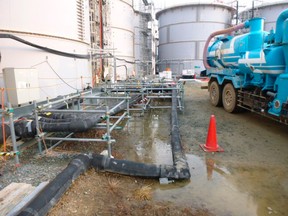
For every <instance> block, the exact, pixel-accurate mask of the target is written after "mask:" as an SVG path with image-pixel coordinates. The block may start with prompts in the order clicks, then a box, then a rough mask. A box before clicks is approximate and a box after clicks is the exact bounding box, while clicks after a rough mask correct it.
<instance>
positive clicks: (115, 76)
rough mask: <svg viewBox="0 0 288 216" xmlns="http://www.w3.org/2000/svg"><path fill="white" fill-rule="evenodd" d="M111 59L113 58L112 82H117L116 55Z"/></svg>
mask: <svg viewBox="0 0 288 216" xmlns="http://www.w3.org/2000/svg"><path fill="white" fill-rule="evenodd" d="M113 60H114V83H117V75H116V67H117V66H116V57H115V56H113Z"/></svg>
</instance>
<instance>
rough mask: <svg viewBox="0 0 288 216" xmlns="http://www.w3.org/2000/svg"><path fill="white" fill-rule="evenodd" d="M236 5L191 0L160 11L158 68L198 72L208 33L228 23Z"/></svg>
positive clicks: (174, 72)
mask: <svg viewBox="0 0 288 216" xmlns="http://www.w3.org/2000/svg"><path fill="white" fill-rule="evenodd" d="M234 13H235V9H234V8H232V7H230V6H227V5H223V4H211V3H209V4H208V3H191V4H183V5H178V6H173V7H170V8H166V9H164V10H161V11H159V12H158V13H157V14H156V18H157V19H158V21H159V46H158V64H157V67H158V71H159V72H161V71H165V70H166V68H170V69H171V70H172V72H173V75H181V74H182V72H183V71H187V70H193V71H195V72H196V73H200V71H201V70H204V66H203V64H202V56H203V48H204V44H205V42H206V39H207V38H208V36H209V35H210V34H211V33H212V32H214V31H217V30H221V29H224V28H227V27H229V26H230V25H231V20H232V16H233V14H234Z"/></svg>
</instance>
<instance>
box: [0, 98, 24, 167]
mask: <svg viewBox="0 0 288 216" xmlns="http://www.w3.org/2000/svg"><path fill="white" fill-rule="evenodd" d="M8 108H9V124H10V132H11V139H12V144H13V151H14V152H15V153H17V152H18V150H17V143H16V136H15V129H14V121H13V109H12V106H11V104H10V103H8ZM3 136H5V134H3ZM15 163H16V167H18V166H19V165H20V163H19V156H18V154H16V155H15Z"/></svg>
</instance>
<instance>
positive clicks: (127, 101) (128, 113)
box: [126, 94, 130, 116]
mask: <svg viewBox="0 0 288 216" xmlns="http://www.w3.org/2000/svg"><path fill="white" fill-rule="evenodd" d="M126 96H127V97H129V95H128V94H127V95H126ZM129 100H130V99H129V98H128V99H126V104H127V115H128V116H130V112H129V111H130V109H129Z"/></svg>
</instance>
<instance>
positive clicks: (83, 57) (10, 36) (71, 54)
mask: <svg viewBox="0 0 288 216" xmlns="http://www.w3.org/2000/svg"><path fill="white" fill-rule="evenodd" d="M0 38H9V39H12V40H15V41H18V42H20V43H23V44H26V45H28V46H31V47H34V48H37V49H40V50H44V51H46V52H49V53H53V54H55V55H61V56H65V57H69V58H79V59H90V57H91V56H90V55H82V54H75V53H67V52H62V51H59V50H54V49H51V48H48V47H43V46H40V45H38V44H34V43H31V42H29V41H26V40H24V39H22V38H19V37H17V36H15V35H12V34H0Z"/></svg>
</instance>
